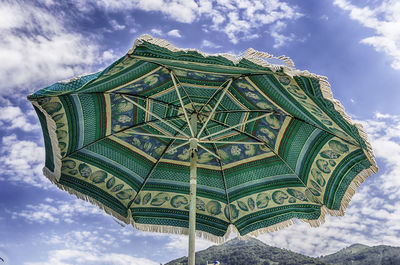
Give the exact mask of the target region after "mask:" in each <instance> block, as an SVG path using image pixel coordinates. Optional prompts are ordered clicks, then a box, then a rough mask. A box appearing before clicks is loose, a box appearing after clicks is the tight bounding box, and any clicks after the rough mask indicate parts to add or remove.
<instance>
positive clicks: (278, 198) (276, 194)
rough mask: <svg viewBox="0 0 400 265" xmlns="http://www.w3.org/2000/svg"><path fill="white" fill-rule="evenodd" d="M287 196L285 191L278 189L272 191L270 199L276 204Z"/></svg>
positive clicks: (283, 200) (282, 201) (280, 202)
mask: <svg viewBox="0 0 400 265" xmlns="http://www.w3.org/2000/svg"><path fill="white" fill-rule="evenodd" d="M288 197H289V196H288V195H287V194H286V193H284V192H283V191H280V190H278V191H274V193H272V200H273V201H274V202H275V203H276V204H283V203H284V202H285V200H286V199H287V198H288Z"/></svg>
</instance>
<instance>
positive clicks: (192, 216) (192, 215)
mask: <svg viewBox="0 0 400 265" xmlns="http://www.w3.org/2000/svg"><path fill="white" fill-rule="evenodd" d="M196 171H197V150H192V152H191V155H190V205H189V265H194V264H195V250H196V249H195V243H196V186H197V172H196Z"/></svg>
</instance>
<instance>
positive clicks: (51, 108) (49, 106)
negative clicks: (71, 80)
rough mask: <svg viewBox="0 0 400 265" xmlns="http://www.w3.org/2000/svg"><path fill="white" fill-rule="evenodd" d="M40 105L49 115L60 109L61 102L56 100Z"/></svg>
mask: <svg viewBox="0 0 400 265" xmlns="http://www.w3.org/2000/svg"><path fill="white" fill-rule="evenodd" d="M42 107H43V108H44V109H45V110H46V112H47V113H49V114H50V115H52V114H54V113H56V112H57V111H59V110H60V109H61V107H62V106H61V104H60V103H58V102H48V103H45V104H43V105H42Z"/></svg>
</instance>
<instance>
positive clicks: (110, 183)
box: [106, 177, 115, 189]
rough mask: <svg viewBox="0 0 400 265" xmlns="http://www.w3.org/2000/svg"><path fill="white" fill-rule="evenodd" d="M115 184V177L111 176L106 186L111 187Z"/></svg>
mask: <svg viewBox="0 0 400 265" xmlns="http://www.w3.org/2000/svg"><path fill="white" fill-rule="evenodd" d="M114 184H115V177H112V178H110V179H109V180H107V183H106V187H107V189H111V188H112V187H113V186H114Z"/></svg>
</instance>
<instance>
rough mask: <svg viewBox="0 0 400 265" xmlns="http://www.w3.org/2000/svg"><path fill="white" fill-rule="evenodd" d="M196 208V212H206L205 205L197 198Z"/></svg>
mask: <svg viewBox="0 0 400 265" xmlns="http://www.w3.org/2000/svg"><path fill="white" fill-rule="evenodd" d="M196 208H197V210H200V211H205V210H206V204H205V203H204V201H203V200H200V199H199V198H196Z"/></svg>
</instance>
